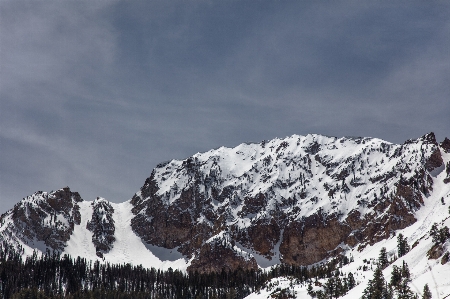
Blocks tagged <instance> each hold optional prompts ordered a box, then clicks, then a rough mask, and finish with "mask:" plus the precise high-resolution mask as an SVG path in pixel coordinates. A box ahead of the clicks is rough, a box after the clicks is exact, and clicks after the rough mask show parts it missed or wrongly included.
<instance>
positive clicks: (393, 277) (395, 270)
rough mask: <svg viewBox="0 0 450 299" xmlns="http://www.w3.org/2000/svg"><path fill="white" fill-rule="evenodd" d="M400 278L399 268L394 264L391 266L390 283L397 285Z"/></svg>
mask: <svg viewBox="0 0 450 299" xmlns="http://www.w3.org/2000/svg"><path fill="white" fill-rule="evenodd" d="M401 280H402V272H401V269H400V268H399V267H398V266H396V265H394V266H393V267H392V272H391V281H390V285H391V286H393V287H397V286H399V285H400V281H401Z"/></svg>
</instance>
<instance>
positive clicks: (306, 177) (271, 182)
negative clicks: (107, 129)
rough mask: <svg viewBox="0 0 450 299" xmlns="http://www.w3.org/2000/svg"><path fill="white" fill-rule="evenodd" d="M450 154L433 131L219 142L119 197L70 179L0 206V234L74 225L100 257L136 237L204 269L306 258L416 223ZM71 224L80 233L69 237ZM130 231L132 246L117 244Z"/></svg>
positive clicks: (55, 245) (39, 235)
mask: <svg viewBox="0 0 450 299" xmlns="http://www.w3.org/2000/svg"><path fill="white" fill-rule="evenodd" d="M449 152H450V141H449V140H448V139H445V140H444V141H443V142H442V143H440V144H439V143H438V142H437V141H436V139H435V136H434V134H433V133H430V134H427V135H424V136H423V137H420V138H418V139H414V140H408V141H406V142H404V143H403V144H392V143H389V142H386V141H383V140H380V139H376V138H355V137H343V138H336V137H326V136H321V135H307V136H297V135H294V136H291V137H287V138H284V139H274V140H270V141H263V142H261V143H252V144H241V145H239V146H237V147H235V148H225V147H221V148H219V149H215V150H210V151H208V152H205V153H198V154H196V155H193V156H192V157H189V158H187V159H184V160H172V161H168V162H165V163H162V164H159V165H158V166H157V167H156V168H155V169H154V170H153V171H152V173H151V176H150V177H149V178H147V179H146V180H145V183H144V185H143V186H142V188H141V189H140V190H139V192H137V193H136V194H134V195H133V196H132V198H131V200H130V201H129V202H126V203H124V204H123V205H121V206H120V205H115V204H111V203H109V202H108V201H106V200H104V199H101V198H98V199H96V200H95V201H93V202H92V203H89V204H86V205H85V204H84V201H83V200H82V199H81V197H80V196H79V194H78V193H76V192H71V191H70V190H69V188H64V189H61V190H58V191H56V192H50V193H46V192H37V193H35V194H34V195H32V196H30V197H27V198H25V199H23V200H22V201H20V202H19V203H18V204H17V205H16V206H15V207H14V209H12V210H11V211H9V212H7V213H6V214H4V215H3V216H2V218H1V224H2V225H1V227H0V241H7V242H10V243H14V242H16V243H17V244H28V245H29V247H31V248H39V249H41V250H47V249H48V250H58V251H64V250H65V248H66V244H67V243H68V240H69V239H70V238H71V235H72V238H73V240H78V239H80V240H81V239H82V240H83V242H90V243H91V245H90V246H92V245H93V248H95V249H93V250H94V251H95V253H96V254H97V256H99V257H105V258H108V256H113V255H114V254H115V256H117V255H118V254H122V255H123V256H124V258H133V256H132V254H130V253H129V252H131V248H133V247H136V248H137V247H138V245H139V246H145V248H146V249H145V250H148V252H149V253H148V254H149V255H151V256H157V257H158V258H159V259H160V260H164V259H169V260H175V258H172V257H173V256H176V258H179V257H182V259H184V261H185V264H186V266H187V267H188V268H187V270H192V271H195V270H197V271H200V272H205V271H206V272H209V271H213V270H221V269H222V268H225V269H231V270H233V269H236V268H238V267H242V268H244V269H257V268H258V267H267V266H270V265H273V264H278V263H287V264H293V265H310V264H313V263H316V262H319V261H321V260H323V259H326V258H328V257H332V256H336V255H338V254H340V253H342V252H345V251H346V250H348V249H349V248H358V249H360V250H361V249H363V248H364V247H366V246H367V245H371V244H374V243H376V242H378V241H380V240H383V239H386V238H389V237H390V236H392V234H394V233H395V231H396V230H398V229H403V228H405V227H407V226H409V225H411V224H413V223H414V222H415V221H416V217H415V213H416V211H418V210H419V209H420V208H421V206H422V205H423V203H424V198H425V197H427V196H428V195H429V194H430V192H433V188H434V184H433V179H434V178H435V177H436V176H437V175H438V174H440V173H441V172H443V171H445V172H446V173H447V177H446V179H444V182H446V180H447V181H450V163H449V162H448V161H447V160H445V159H443V154H447V153H449ZM80 206H81V207H82V209H81V210H82V212H81V214H82V215H81V216H80ZM118 207H119V208H118ZM124 209H125V210H127V211H125V210H124ZM80 217H81V218H82V219H86V220H83V221H81V220H80V219H81V218H80ZM80 221H81V222H82V223H81V222H80ZM80 223H81V224H80ZM84 223H85V224H84ZM77 225H79V228H80V231H82V230H83V231H84V230H86V231H88V232H86V233H84V234H85V235H86V237H83V238H81V237H79V236H73V235H74V234H75V233H73V232H74V226H75V227H77ZM128 226H129V227H130V230H129V233H128V231H127V230H126V229H127V227H128ZM124 232H126V233H124ZM130 234H133V235H134V236H135V237H136V239H137V240H139V241H138V243H139V244H138V243H136V244H125V245H124V244H122V243H121V242H125V241H124V240H125V237H124V236H125V235H130ZM127 240H128V239H127ZM74 242H75V241H74ZM83 244H85V243H83ZM86 244H87V243H86ZM119 245H120V246H119ZM71 246H72V245H71ZM86 246H87V245H85V246H84V247H86ZM119 247H120V249H119ZM164 250H166V251H164ZM163 251H164V252H165V253H164V254H160V253H161V252H163ZM169 253H170V254H171V255H170V254H169ZM167 254H169V255H167ZM168 256H169V257H168ZM143 258H145V257H143Z"/></svg>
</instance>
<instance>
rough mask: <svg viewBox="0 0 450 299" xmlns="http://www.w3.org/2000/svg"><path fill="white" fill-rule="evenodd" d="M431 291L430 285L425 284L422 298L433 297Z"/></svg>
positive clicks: (429, 298) (428, 298)
mask: <svg viewBox="0 0 450 299" xmlns="http://www.w3.org/2000/svg"><path fill="white" fill-rule="evenodd" d="M431 297H432V296H431V291H430V288H429V287H428V284H427V283H426V284H425V285H424V286H423V295H422V299H431Z"/></svg>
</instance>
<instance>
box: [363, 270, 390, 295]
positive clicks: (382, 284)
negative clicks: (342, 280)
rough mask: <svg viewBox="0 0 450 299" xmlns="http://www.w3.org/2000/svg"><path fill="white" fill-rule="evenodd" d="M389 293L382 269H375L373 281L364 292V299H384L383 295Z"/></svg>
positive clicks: (370, 281)
mask: <svg viewBox="0 0 450 299" xmlns="http://www.w3.org/2000/svg"><path fill="white" fill-rule="evenodd" d="M386 293H387V289H386V281H385V279H384V276H383V271H382V270H381V268H380V267H377V268H376V269H375V272H374V274H373V279H372V280H369V283H368V286H367V288H366V289H365V290H364V292H363V297H362V298H363V299H384V297H383V294H386Z"/></svg>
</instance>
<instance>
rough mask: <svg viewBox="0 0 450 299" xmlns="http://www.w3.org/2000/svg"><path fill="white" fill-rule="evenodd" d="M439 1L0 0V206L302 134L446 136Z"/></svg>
mask: <svg viewBox="0 0 450 299" xmlns="http://www.w3.org/2000/svg"><path fill="white" fill-rule="evenodd" d="M449 16H450V5H449V2H448V1H262V0H260V1H244V0H243V1H172V0H171V1H154V0H152V1H132V0H126V1H107V0H102V1H100V0H99V1H93V0H89V1H70V0H64V1H61V0H58V1H50V0H49V1H38V0H36V1H20V0H14V1H6V0H0V213H3V212H5V211H6V210H8V209H10V208H12V207H13V205H14V204H15V203H16V202H18V201H19V200H20V199H22V198H23V197H25V196H27V195H30V194H32V193H33V192H35V191H38V190H42V191H51V190H56V189H59V188H61V187H64V186H69V187H70V188H71V189H72V190H73V191H78V192H79V193H80V194H81V196H82V198H83V199H85V200H93V199H94V198H95V197H96V196H102V197H105V198H106V199H108V200H110V201H113V202H122V201H125V200H127V199H129V198H130V197H131V196H132V195H133V194H134V193H135V192H136V191H138V190H139V188H140V187H141V186H142V185H143V183H144V181H145V179H146V178H147V177H148V176H149V175H150V174H151V171H152V169H153V168H154V167H155V166H156V165H157V164H158V163H159V162H162V161H166V160H170V159H184V158H186V157H188V156H191V155H193V154H195V153H197V152H203V151H207V150H209V149H211V148H217V147H220V146H222V145H225V146H236V145H238V144H240V143H242V142H248V141H255V142H259V141H261V140H264V139H272V138H275V137H281V138H282V137H286V136H290V135H292V134H301V135H305V134H308V133H317V134H325V135H331V136H337V137H341V136H367V137H377V138H382V139H385V140H387V141H390V142H394V143H402V142H403V141H405V140H407V139H409V138H418V137H420V136H422V135H423V134H425V133H428V132H431V131H433V132H435V133H436V135H437V137H438V139H439V141H442V140H443V139H444V137H446V136H448V137H450V17H449Z"/></svg>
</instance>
